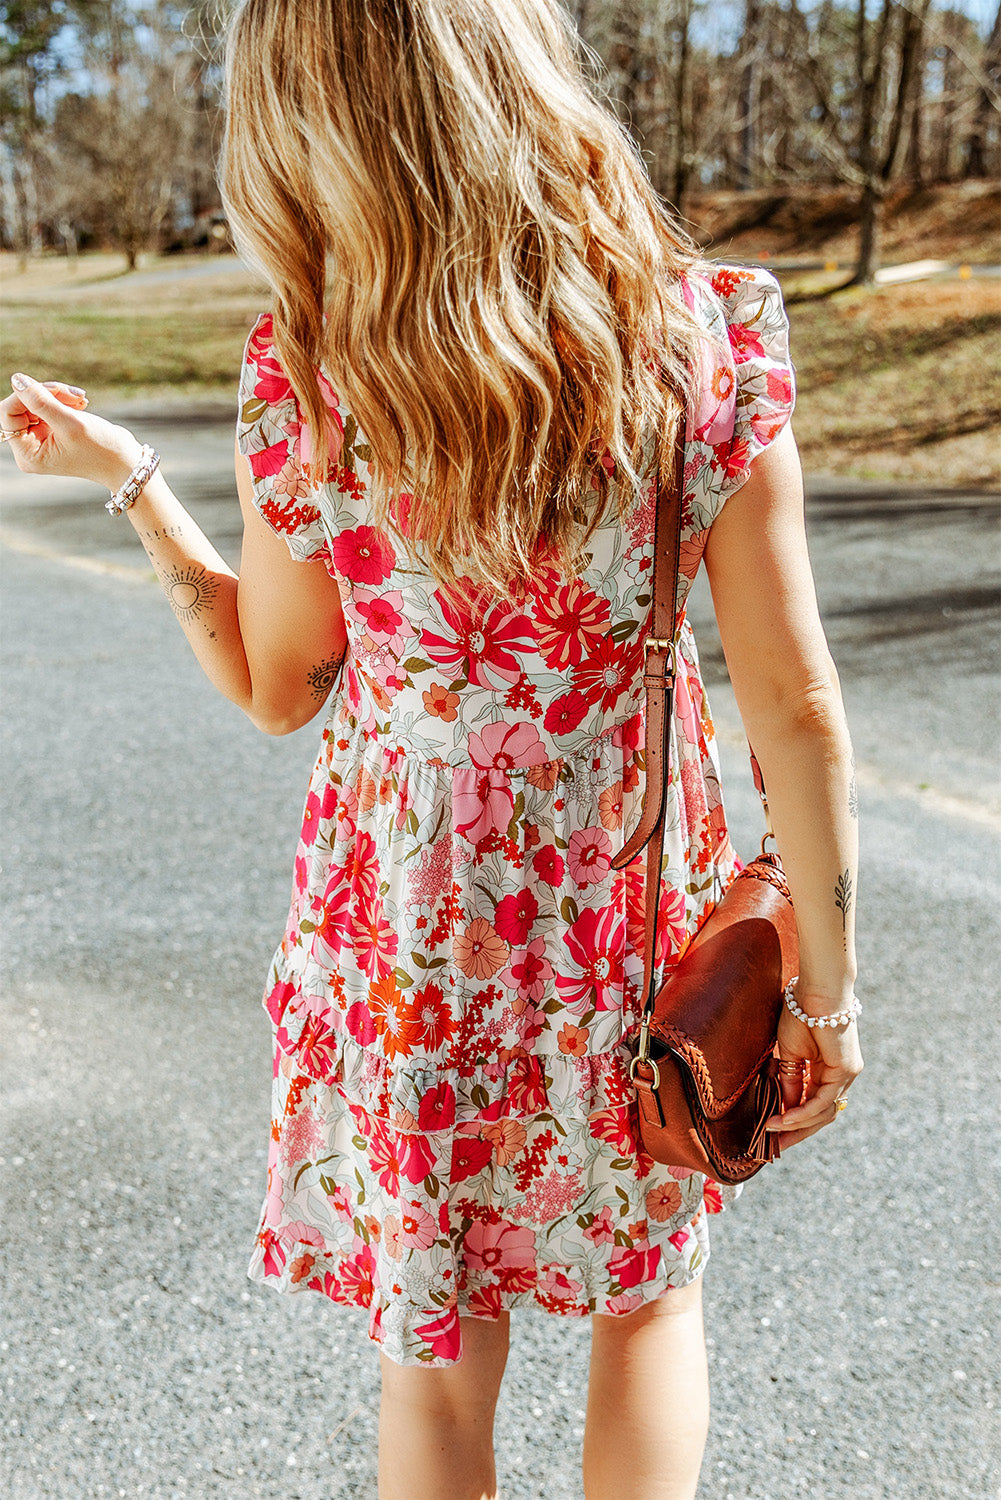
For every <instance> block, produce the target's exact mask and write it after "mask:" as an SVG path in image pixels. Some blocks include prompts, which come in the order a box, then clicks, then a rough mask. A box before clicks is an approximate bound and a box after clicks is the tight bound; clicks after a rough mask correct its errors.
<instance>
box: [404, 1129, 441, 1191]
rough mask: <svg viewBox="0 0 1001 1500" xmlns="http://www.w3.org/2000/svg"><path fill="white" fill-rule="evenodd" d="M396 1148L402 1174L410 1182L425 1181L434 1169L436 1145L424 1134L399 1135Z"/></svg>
mask: <svg viewBox="0 0 1001 1500" xmlns="http://www.w3.org/2000/svg"><path fill="white" fill-rule="evenodd" d="M396 1150H397V1154H398V1156H399V1159H400V1175H401V1177H405V1178H406V1179H407V1181H408V1182H423V1181H424V1179H425V1177H426V1176H427V1175H428V1173H429V1172H433V1171H434V1167H435V1154H434V1147H433V1146H432V1145H431V1142H430V1141H429V1140H427V1139H426V1138H425V1137H424V1136H423V1135H399V1136H397V1138H396Z"/></svg>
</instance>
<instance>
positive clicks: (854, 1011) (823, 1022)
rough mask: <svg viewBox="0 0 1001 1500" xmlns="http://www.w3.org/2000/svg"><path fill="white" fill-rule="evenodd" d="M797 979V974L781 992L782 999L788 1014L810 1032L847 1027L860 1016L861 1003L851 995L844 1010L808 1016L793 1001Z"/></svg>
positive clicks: (855, 996)
mask: <svg viewBox="0 0 1001 1500" xmlns="http://www.w3.org/2000/svg"><path fill="white" fill-rule="evenodd" d="M798 978H799V975H798V974H794V975H793V977H792V978H791V979H790V981H789V983H788V984H787V985H786V987H785V989H784V990H783V991H782V998H783V1000H784V1001H785V1003H786V1005H787V1006H788V1008H789V1011H790V1014H791V1015H794V1016H795V1017H796V1020H797V1021H802V1022H803V1025H804V1026H809V1027H810V1030H811V1031H812V1030H813V1028H814V1027H822V1026H847V1025H848V1022H849V1021H854V1019H855V1017H856V1016H860V1015H861V1014H862V1001H861V1000H860V999H859V997H858V996H857V995H853V996H852V998H851V999H850V1000H849V1002H848V1004H847V1005H846V1006H845V1008H844V1010H836V1011H832V1013H831V1014H830V1015H829V1016H808V1015H807V1013H806V1011H805V1010H803V1009H802V1008H801V1007H800V1006H798V1005H797V1004H796V1002H795V1000H794V999H793V985H794V984H795V983H796V980H797V979H798Z"/></svg>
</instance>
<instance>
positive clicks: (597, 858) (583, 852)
mask: <svg viewBox="0 0 1001 1500" xmlns="http://www.w3.org/2000/svg"><path fill="white" fill-rule="evenodd" d="M567 863H568V864H569V866H570V875H571V877H572V878H573V880H574V881H575V882H576V884H577V887H578V889H580V890H583V889H584V888H585V887H586V886H589V885H600V884H601V882H602V881H603V880H604V878H605V876H606V875H607V874H608V872H609V869H610V868H611V864H612V841H611V839H610V838H609V837H608V834H607V833H606V832H605V831H604V829H603V828H583V829H581V828H578V829H575V830H574V832H573V833H572V834H571V835H570V847H569V849H568V850H567Z"/></svg>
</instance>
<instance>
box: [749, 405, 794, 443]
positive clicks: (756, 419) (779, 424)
mask: <svg viewBox="0 0 1001 1500" xmlns="http://www.w3.org/2000/svg"><path fill="white" fill-rule="evenodd" d="M785 422H786V415H785V414H784V413H783V414H782V415H781V416H775V415H774V414H770V413H766V412H760V413H758V412H756V413H754V414H753V415H752V417H751V431H752V432H753V433H754V436H755V440H756V441H757V442H758V444H759V445H760V446H761V447H762V448H767V447H768V444H769V443H770V442H771V441H772V439H773V438H775V437H778V435H779V433H780V432H781V431H782V428H783V427H784V426H785Z"/></svg>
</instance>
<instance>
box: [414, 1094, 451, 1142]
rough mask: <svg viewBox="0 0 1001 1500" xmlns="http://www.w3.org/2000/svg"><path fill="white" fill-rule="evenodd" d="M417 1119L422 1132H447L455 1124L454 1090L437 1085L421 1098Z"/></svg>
mask: <svg viewBox="0 0 1001 1500" xmlns="http://www.w3.org/2000/svg"><path fill="white" fill-rule="evenodd" d="M417 1118H418V1120H419V1122H420V1127H421V1129H422V1130H448V1129H450V1128H451V1127H452V1126H453V1125H454V1124H455V1089H454V1088H453V1087H452V1085H451V1084H450V1083H437V1084H435V1086H434V1088H432V1089H428V1091H427V1093H426V1094H424V1095H423V1097H422V1098H421V1102H420V1106H419V1107H418V1111H417Z"/></svg>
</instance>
